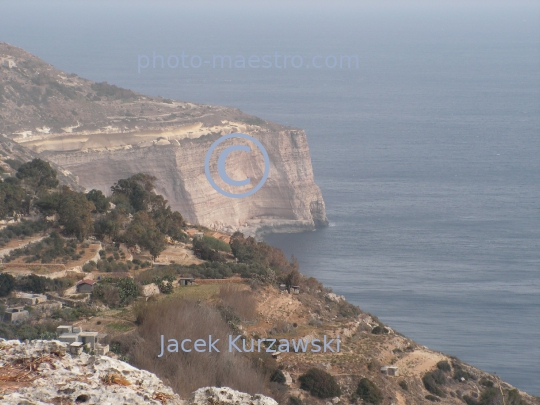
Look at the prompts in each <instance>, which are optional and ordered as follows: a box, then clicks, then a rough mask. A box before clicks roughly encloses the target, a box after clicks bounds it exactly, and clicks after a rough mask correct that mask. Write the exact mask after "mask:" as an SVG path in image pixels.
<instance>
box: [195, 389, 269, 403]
mask: <svg viewBox="0 0 540 405" xmlns="http://www.w3.org/2000/svg"><path fill="white" fill-rule="evenodd" d="M189 403H190V405H191V404H193V405H195V404H196V405H229V404H231V405H232V404H235V405H236V404H239V405H240V404H249V405H278V403H277V402H276V401H274V400H273V399H272V398H269V397H265V396H264V395H260V394H256V395H249V394H244V393H243V392H238V391H235V390H232V389H230V388H227V387H223V388H217V387H205V388H199V389H198V390H197V391H195V392H194V393H193V394H192V396H191V399H190V401H189Z"/></svg>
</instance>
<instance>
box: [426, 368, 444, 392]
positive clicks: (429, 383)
mask: <svg viewBox="0 0 540 405" xmlns="http://www.w3.org/2000/svg"><path fill="white" fill-rule="evenodd" d="M437 371H440V370H437ZM441 373H442V372H441ZM443 377H444V376H443ZM436 379H439V377H438V376H435V377H434V372H428V373H426V374H425V375H424V377H422V382H423V383H424V387H425V388H426V390H428V391H429V392H431V393H432V394H435V395H437V396H439V397H443V398H444V397H446V394H445V393H444V391H443V390H441V389H440V388H439V386H438V383H437V381H436Z"/></svg>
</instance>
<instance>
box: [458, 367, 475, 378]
mask: <svg viewBox="0 0 540 405" xmlns="http://www.w3.org/2000/svg"><path fill="white" fill-rule="evenodd" d="M453 378H454V380H457V381H461V379H462V378H463V379H464V380H465V381H469V380H476V377H475V376H474V375H472V374H471V373H469V372H468V371H465V370H464V369H463V368H461V366H456V365H454V376H453Z"/></svg>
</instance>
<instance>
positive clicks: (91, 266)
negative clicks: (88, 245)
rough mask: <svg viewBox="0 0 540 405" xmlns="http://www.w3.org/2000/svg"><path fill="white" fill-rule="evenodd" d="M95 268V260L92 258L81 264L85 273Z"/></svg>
mask: <svg viewBox="0 0 540 405" xmlns="http://www.w3.org/2000/svg"><path fill="white" fill-rule="evenodd" d="M95 268H96V262H94V261H93V260H90V261H89V262H88V263H86V264H85V265H83V266H82V269H83V271H84V272H86V273H90V272H91V271H92V270H94V269H95Z"/></svg>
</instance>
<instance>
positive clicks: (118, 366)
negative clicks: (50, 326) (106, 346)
mask: <svg viewBox="0 0 540 405" xmlns="http://www.w3.org/2000/svg"><path fill="white" fill-rule="evenodd" d="M65 350H66V344H65V343H62V342H59V341H54V340H53V341H46V340H36V341H33V342H30V343H21V342H19V341H18V340H9V341H1V340H0V372H2V370H1V369H2V368H4V370H3V372H6V371H7V370H8V368H9V367H10V365H11V364H12V363H13V362H14V361H16V360H19V361H20V360H28V361H32V360H37V363H36V364H39V366H37V369H36V370H35V371H33V372H32V379H33V378H35V379H33V381H32V379H30V381H28V380H27V382H26V384H22V385H23V386H22V387H18V388H17V390H16V392H9V393H7V394H4V395H0V403H2V404H5V405H18V404H26V405H34V404H35V405H41V404H50V403H56V402H54V401H58V400H60V399H62V400H63V401H64V402H67V403H87V404H102V405H109V404H110V405H118V404H130V405H139V404H140V405H143V404H155V405H163V404H167V405H183V404H185V402H184V401H182V400H181V399H180V397H179V396H178V395H177V394H175V393H174V392H173V390H172V389H171V388H170V387H167V386H166V385H164V384H163V382H162V381H161V380H160V379H159V378H158V377H156V375H154V374H152V373H150V372H148V371H145V370H139V369H137V368H135V367H133V366H131V365H129V364H127V363H124V362H122V361H119V360H115V359H112V358H110V357H107V356H89V355H87V354H85V353H82V354H81V355H79V356H76V357H75V356H74V357H72V356H71V355H70V354H64V355H63V353H65ZM45 357H46V358H48V361H43V362H40V361H39V359H43V358H45ZM23 381H24V380H23Z"/></svg>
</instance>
